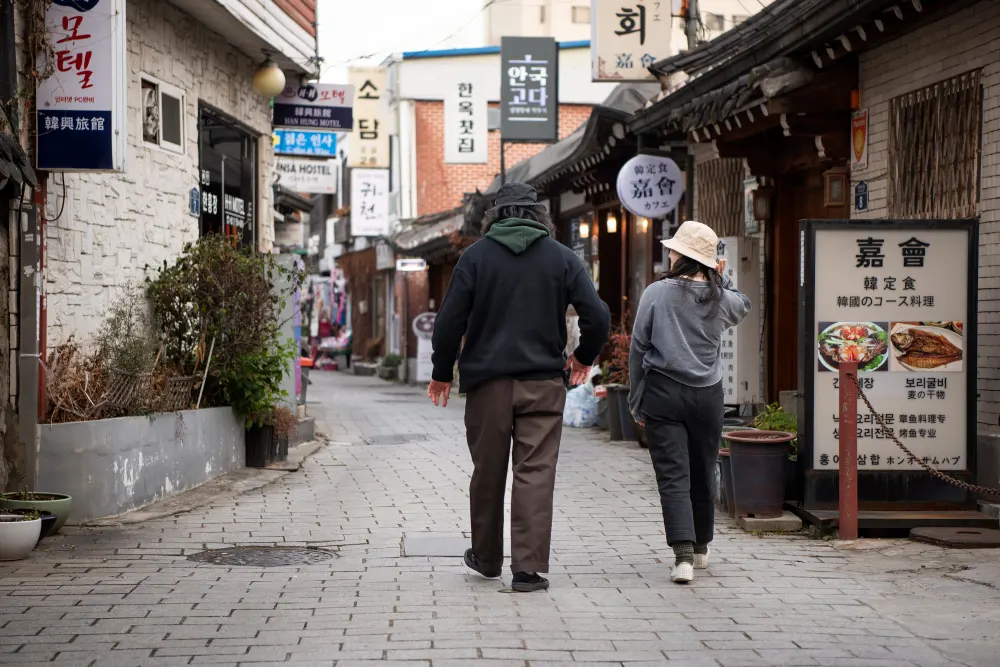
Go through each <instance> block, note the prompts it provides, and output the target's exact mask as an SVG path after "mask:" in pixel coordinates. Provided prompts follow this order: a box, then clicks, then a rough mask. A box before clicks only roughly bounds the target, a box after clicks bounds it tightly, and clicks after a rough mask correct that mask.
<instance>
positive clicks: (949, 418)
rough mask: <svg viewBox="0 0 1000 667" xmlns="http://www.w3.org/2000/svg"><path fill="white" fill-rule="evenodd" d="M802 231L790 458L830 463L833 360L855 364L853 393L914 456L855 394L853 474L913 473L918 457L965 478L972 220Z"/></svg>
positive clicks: (819, 225)
mask: <svg viewBox="0 0 1000 667" xmlns="http://www.w3.org/2000/svg"><path fill="white" fill-rule="evenodd" d="M801 234H802V253H803V257H802V269H803V275H802V281H801V282H802V289H803V291H804V295H803V296H804V298H805V304H806V314H805V319H804V322H805V325H806V328H805V331H803V332H801V334H802V335H801V340H802V341H803V342H802V345H803V349H802V350H801V353H800V360H801V363H804V364H805V368H804V371H805V373H804V375H805V379H806V421H807V424H806V428H805V429H804V430H802V429H800V433H802V434H803V435H805V436H806V437H805V438H801V439H800V450H799V457H800V459H802V457H803V456H805V457H806V460H805V461H804V462H803V463H804V466H805V467H806V468H809V469H812V470H815V471H830V472H831V473H833V472H836V471H837V466H838V464H839V462H840V457H839V437H840V423H839V412H838V388H839V384H838V381H839V376H838V371H839V367H840V363H841V362H844V361H856V362H857V363H858V366H859V376H860V379H861V385H862V391H863V392H864V393H865V394H866V395H867V396H868V398H869V399H870V400H871V402H872V404H873V405H874V406H875V409H876V410H877V411H878V413H879V414H880V415H881V417H882V419H883V420H884V421H885V423H886V425H887V426H888V427H889V428H890V429H891V431H892V433H893V434H894V435H895V436H896V437H898V438H899V439H900V440H901V441H902V442H903V443H904V444H905V445H906V446H907V447H908V448H909V449H910V450H911V451H912V452H913V453H914V455H915V457H914V458H911V457H909V456H908V455H906V454H905V453H904V452H903V451H902V450H901V449H900V448H899V447H898V446H897V445H896V444H895V443H894V442H893V441H892V440H891V439H890V438H887V437H885V436H884V435H883V434H882V433H881V429H880V428H879V425H878V423H877V421H876V420H875V419H874V417H873V416H872V415H871V413H870V411H869V410H868V408H867V407H866V406H865V404H864V403H863V402H859V404H858V433H857V435H858V471H859V473H860V474H861V475H864V474H865V472H866V471H868V472H872V471H879V472H883V473H884V472H915V471H920V470H921V469H920V466H919V463H918V460H919V461H922V462H924V463H927V464H929V465H931V466H933V467H934V468H936V469H938V470H943V471H968V473H970V474H974V473H975V471H974V470H973V469H972V468H973V462H972V461H970V458H969V454H970V451H971V448H973V447H975V437H974V436H975V423H976V421H975V409H976V408H975V405H976V401H975V395H976V394H975V391H976V389H975V387H976V384H975V383H976V328H975V326H976V312H977V311H976V248H977V240H976V232H975V227H974V223H970V222H969V221H957V220H949V221H917V220H907V221H899V222H890V221H876V222H875V223H873V224H863V223H848V222H840V221H829V222H827V221H804V222H803V223H802V232H801ZM820 248H822V252H818V250H819V249H820ZM810 436H811V437H810ZM923 474H926V473H923ZM959 476H961V475H959ZM863 489H864V484H863V483H862V490H863ZM807 495H808V494H807ZM861 500H862V501H864V500H865V498H863V497H862V498H861ZM878 500H884V501H907V500H921V499H919V498H879V499H878Z"/></svg>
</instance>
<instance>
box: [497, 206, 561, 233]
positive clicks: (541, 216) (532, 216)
mask: <svg viewBox="0 0 1000 667" xmlns="http://www.w3.org/2000/svg"><path fill="white" fill-rule="evenodd" d="M508 218H521V219H522V220H534V221H535V222H540V223H542V224H543V225H545V226H546V227H548V228H549V233H550V234H551V233H552V232H554V231H555V225H553V224H552V218H551V217H549V212H548V211H547V210H545V207H544V206H542V205H541V204H534V205H531V206H521V205H519V204H509V205H507V206H501V207H499V208H497V209H491V210H490V211H488V212H487V213H486V219H485V220H484V221H483V234H484V235H485V234H486V233H487V232H488V231H490V227H492V226H493V223H494V222H497V221H499V220H507V219H508Z"/></svg>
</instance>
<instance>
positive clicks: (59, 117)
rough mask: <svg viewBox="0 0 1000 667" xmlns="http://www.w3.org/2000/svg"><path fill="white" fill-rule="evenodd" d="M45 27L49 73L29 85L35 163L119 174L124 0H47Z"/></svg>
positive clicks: (122, 124)
mask: <svg viewBox="0 0 1000 667" xmlns="http://www.w3.org/2000/svg"><path fill="white" fill-rule="evenodd" d="M45 29H46V30H47V31H48V34H49V37H50V38H51V44H52V51H51V56H50V57H51V59H52V61H51V62H49V63H46V64H47V65H51V72H52V74H51V76H48V77H47V78H45V79H43V80H41V81H40V82H39V83H38V87H37V90H36V96H37V111H36V123H37V128H38V137H37V144H36V147H37V153H38V154H37V165H38V168H39V169H46V170H49V171H123V170H124V168H125V151H126V142H127V132H126V128H125V95H126V91H127V86H126V62H125V36H126V29H125V0H53V1H52V3H51V6H49V7H48V8H47V9H46V10H45Z"/></svg>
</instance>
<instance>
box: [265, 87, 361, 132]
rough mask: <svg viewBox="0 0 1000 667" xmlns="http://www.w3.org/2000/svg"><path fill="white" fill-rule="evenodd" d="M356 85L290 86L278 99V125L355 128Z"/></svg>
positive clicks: (312, 127) (323, 128) (276, 125)
mask: <svg viewBox="0 0 1000 667" xmlns="http://www.w3.org/2000/svg"><path fill="white" fill-rule="evenodd" d="M353 107H354V86H339V85H333V84H329V83H307V84H304V85H301V86H298V85H289V86H286V87H285V90H284V92H282V93H281V95H279V96H277V97H275V98H274V123H273V124H274V126H275V127H295V128H304V129H313V130H350V129H351V128H353V127H354V108H353Z"/></svg>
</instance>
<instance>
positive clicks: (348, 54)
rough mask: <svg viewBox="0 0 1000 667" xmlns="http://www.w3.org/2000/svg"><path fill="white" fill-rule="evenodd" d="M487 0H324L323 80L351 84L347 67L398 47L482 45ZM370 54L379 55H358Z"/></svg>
mask: <svg viewBox="0 0 1000 667" xmlns="http://www.w3.org/2000/svg"><path fill="white" fill-rule="evenodd" d="M485 2H486V0H319V3H318V4H319V6H318V9H317V11H318V18H317V20H318V22H319V39H320V42H319V54H320V56H322V57H323V58H324V59H325V62H324V63H323V75H322V77H321V80H322V81H323V82H325V83H347V67H349V66H350V65H365V64H378V63H379V62H381V61H382V59H384V58H385V57H386V56H387V55H389V54H390V53H393V52H395V51H419V50H422V49H447V48H459V47H468V46H481V44H482V39H483V12H482V11H481V9H482V7H483V5H484V4H485ZM453 33H454V36H452V37H451V38H448V37H449V35H452V34H453ZM369 54H375V57H373V58H371V59H370V60H369V61H368V62H367V63H366V61H365V60H356V59H357V58H359V57H361V56H367V55H369ZM345 61H353V62H349V63H348V62H345Z"/></svg>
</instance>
